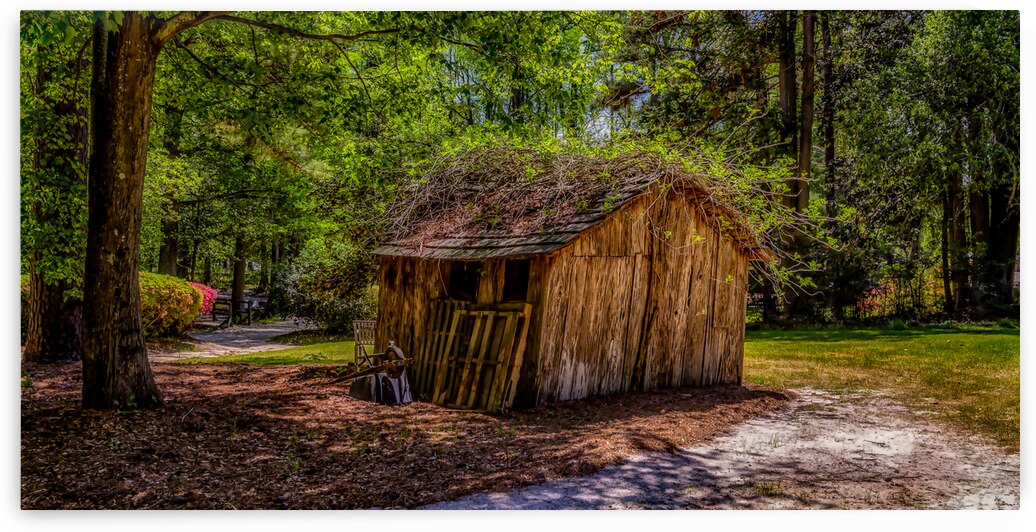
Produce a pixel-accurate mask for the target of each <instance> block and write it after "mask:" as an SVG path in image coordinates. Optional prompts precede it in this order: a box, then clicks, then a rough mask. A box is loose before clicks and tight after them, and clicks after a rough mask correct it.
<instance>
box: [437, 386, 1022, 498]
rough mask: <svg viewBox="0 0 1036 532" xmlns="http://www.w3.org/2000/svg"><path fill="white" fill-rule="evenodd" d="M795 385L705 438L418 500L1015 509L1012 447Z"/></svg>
mask: <svg viewBox="0 0 1036 532" xmlns="http://www.w3.org/2000/svg"><path fill="white" fill-rule="evenodd" d="M795 392H796V393H797V394H798V395H799V397H798V398H797V399H796V400H795V402H794V403H793V404H792V405H791V406H790V407H789V408H786V409H783V410H780V411H778V412H775V413H773V414H769V415H765V416H763V417H760V418H757V419H754V420H752V421H749V422H747V423H745V424H743V425H741V427H740V428H739V429H738V430H737V431H736V432H735V433H733V434H731V435H729V436H725V437H722V438H719V439H717V440H714V441H712V442H710V443H709V444H707V445H700V446H697V447H692V448H689V449H685V450H683V451H681V452H678V453H675V454H649V455H641V456H637V457H634V458H632V459H630V460H629V461H627V462H626V463H623V464H620V465H617V466H613V467H609V468H606V469H603V470H601V471H600V472H598V473H597V474H595V475H592V476H588V477H577V478H569V479H563V480H558V481H552V482H547V483H545V484H540V485H537V486H531V487H528V488H525V489H521V490H517V491H513V492H510V493H484V494H477V495H473V496H469V497H465V498H462V499H459V500H456V501H451V502H445V503H440V504H436V505H432V506H428V507H426V508H428V509H508V510H514V509H541V510H542V509H605V508H650V509H663V508H715V509H743V508H745V509H747V508H778V509H782V508H940V509H951V508H952V509H956V508H1018V491H1019V458H1018V454H1017V453H1015V454H1007V453H1005V452H1004V451H1003V450H1001V449H1000V448H998V447H995V446H993V445H991V444H990V443H988V442H985V441H982V440H981V439H979V438H977V437H972V436H964V435H962V434H958V433H956V432H952V431H950V430H949V429H946V428H943V427H941V426H936V425H934V424H932V423H931V422H929V421H926V420H925V419H923V416H924V414H925V413H923V412H916V411H913V410H910V409H907V408H906V407H904V406H902V405H899V404H898V403H896V402H894V401H893V400H891V399H889V398H888V397H886V396H883V395H880V394H877V393H867V394H852V395H835V394H832V393H828V392H823V391H818V390H795Z"/></svg>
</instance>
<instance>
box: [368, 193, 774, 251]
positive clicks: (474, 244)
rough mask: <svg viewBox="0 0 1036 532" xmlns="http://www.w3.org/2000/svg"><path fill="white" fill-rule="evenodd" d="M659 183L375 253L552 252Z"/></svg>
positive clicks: (713, 208) (732, 219) (751, 242)
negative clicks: (534, 218)
mask: <svg viewBox="0 0 1036 532" xmlns="http://www.w3.org/2000/svg"><path fill="white" fill-rule="evenodd" d="M655 183H656V179H655V178H654V177H653V176H640V178H634V179H627V180H625V182H624V183H623V185H622V186H621V188H619V190H618V191H616V192H614V193H612V194H609V195H607V196H601V197H597V198H593V199H592V200H591V201H592V203H590V204H588V205H587V206H586V207H585V208H583V209H580V210H578V211H577V212H573V213H570V214H568V215H565V216H563V217H562V218H561V219H554V220H552V221H551V223H550V224H549V226H540V227H538V228H535V229H533V230H530V229H529V225H530V224H527V223H526V224H523V223H520V222H517V223H516V222H512V223H511V224H509V225H508V226H507V227H493V228H491V229H482V230H478V231H473V232H463V233H459V234H458V233H453V234H446V235H442V236H437V237H433V238H428V237H427V236H422V232H421V231H414V232H413V233H411V234H405V235H404V236H403V237H402V238H397V239H395V240H392V241H390V242H387V243H385V244H383V245H381V246H379V247H378V248H377V249H375V250H374V253H375V254H376V255H387V256H403V257H421V258H426V259H445V260H485V259H491V258H502V257H521V256H530V255H541V254H549V253H552V252H554V251H557V250H559V249H561V248H562V247H564V246H565V245H567V244H568V243H569V242H571V241H573V240H575V238H576V237H578V236H579V234H580V233H582V232H583V231H586V230H587V229H590V228H591V227H593V226H595V225H597V224H599V223H601V222H603V221H604V220H606V219H607V218H608V217H609V216H613V215H615V214H616V213H618V212H619V211H621V210H622V207H623V206H624V205H625V204H627V203H629V202H630V201H632V200H633V199H634V198H637V197H639V196H642V195H646V194H649V193H650V191H651V187H652V185H654V184H655ZM677 188H679V189H682V190H683V191H684V192H685V193H687V194H688V195H689V196H692V197H694V198H696V199H697V200H698V203H699V205H700V206H701V207H702V209H703V211H704V214H705V215H707V216H710V217H717V216H718V217H720V218H723V219H724V220H725V221H726V222H728V225H729V226H730V229H729V230H727V231H726V232H727V233H728V234H730V235H731V236H733V237H734V238H735V240H737V241H738V242H739V243H740V244H741V245H742V247H743V248H744V249H745V251H746V252H747V253H748V255H749V258H750V259H751V260H769V259H770V258H771V253H770V251H769V250H768V249H766V248H765V247H763V246H761V245H760V244H759V243H758V241H757V240H756V239H755V236H754V235H753V234H752V233H751V232H749V231H746V230H738V227H739V226H740V225H741V224H740V222H739V220H738V219H737V217H736V216H735V215H734V214H733V213H731V212H730V211H729V210H727V209H725V208H723V207H722V206H720V205H717V204H715V203H714V202H712V201H711V200H710V194H709V193H708V191H706V190H704V189H702V188H701V187H697V186H693V185H689V184H686V183H684V184H681V185H679V186H678V187H677ZM443 217H449V213H444V214H443Z"/></svg>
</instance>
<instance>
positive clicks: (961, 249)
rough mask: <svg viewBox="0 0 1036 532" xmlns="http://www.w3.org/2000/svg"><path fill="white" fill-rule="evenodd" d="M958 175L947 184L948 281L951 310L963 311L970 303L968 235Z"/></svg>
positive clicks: (961, 187)
mask: <svg viewBox="0 0 1036 532" xmlns="http://www.w3.org/2000/svg"><path fill="white" fill-rule="evenodd" d="M961 181H962V179H961V176H960V175H955V176H953V177H951V178H950V184H949V209H950V210H949V214H950V231H949V236H950V239H949V255H950V281H951V283H952V285H953V311H954V312H955V313H957V314H960V313H962V312H964V311H965V310H966V309H967V308H968V305H969V304H970V299H971V298H970V297H969V296H970V292H971V290H970V287H969V285H968V272H969V268H968V235H967V220H966V218H965V215H966V212H965V210H964V201H963V186H962V183H961Z"/></svg>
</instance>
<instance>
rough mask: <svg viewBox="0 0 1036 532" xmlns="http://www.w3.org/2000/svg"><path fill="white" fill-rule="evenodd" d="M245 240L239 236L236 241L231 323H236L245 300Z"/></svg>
mask: <svg viewBox="0 0 1036 532" xmlns="http://www.w3.org/2000/svg"><path fill="white" fill-rule="evenodd" d="M245 255H246V249H245V239H244V237H242V236H241V235H237V238H236V239H235V240H234V280H233V285H232V288H231V293H230V299H231V301H232V302H233V303H232V305H231V306H232V310H231V314H232V316H231V320H230V321H231V323H233V322H234V318H236V317H237V316H234V314H236V313H237V311H238V310H239V306H240V304H241V302H242V301H244V300H245Z"/></svg>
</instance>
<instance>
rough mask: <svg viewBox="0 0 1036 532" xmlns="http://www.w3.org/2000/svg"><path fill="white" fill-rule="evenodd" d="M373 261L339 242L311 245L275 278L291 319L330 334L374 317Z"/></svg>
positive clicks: (349, 329)
mask: <svg viewBox="0 0 1036 532" xmlns="http://www.w3.org/2000/svg"><path fill="white" fill-rule="evenodd" d="M374 271H375V269H374V260H373V257H371V256H370V255H368V254H367V253H366V252H364V251H361V250H358V249H356V248H353V247H350V246H348V245H345V244H342V243H339V242H320V241H316V240H314V241H311V242H310V243H309V245H307V246H306V247H305V248H304V249H303V250H302V252H301V253H300V254H299V256H298V257H296V258H294V259H293V260H292V261H291V262H290V263H288V264H287V265H286V266H285V267H284V269H283V270H282V271H281V272H280V274H279V275H278V280H279V282H280V283H281V289H282V290H283V292H284V296H285V299H286V301H287V308H288V310H289V311H290V313H291V315H293V316H296V317H299V318H304V319H308V320H311V321H313V322H314V323H316V324H317V325H319V326H320V327H321V328H324V329H327V330H330V331H339V332H343V331H351V330H352V322H353V320H366V319H374V318H375V317H376V316H377V310H378V299H377V287H376V286H374V285H372V278H373V274H374Z"/></svg>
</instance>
